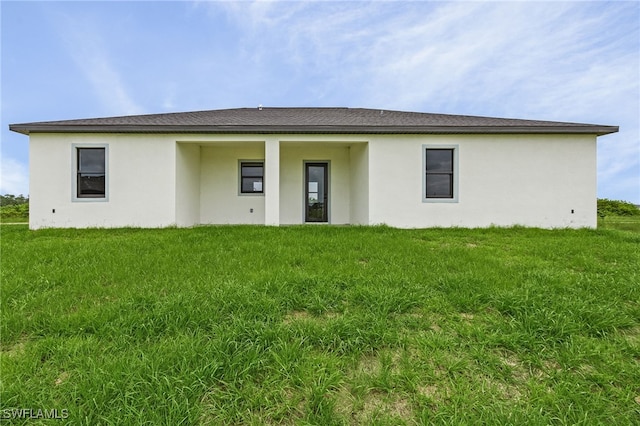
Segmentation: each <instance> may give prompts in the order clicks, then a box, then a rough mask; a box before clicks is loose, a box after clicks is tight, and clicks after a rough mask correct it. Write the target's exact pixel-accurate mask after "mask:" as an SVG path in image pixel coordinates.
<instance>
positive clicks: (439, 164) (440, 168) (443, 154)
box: [427, 149, 453, 172]
mask: <svg viewBox="0 0 640 426" xmlns="http://www.w3.org/2000/svg"><path fill="white" fill-rule="evenodd" d="M427 171H428V172H451V171H453V150H452V149H427Z"/></svg>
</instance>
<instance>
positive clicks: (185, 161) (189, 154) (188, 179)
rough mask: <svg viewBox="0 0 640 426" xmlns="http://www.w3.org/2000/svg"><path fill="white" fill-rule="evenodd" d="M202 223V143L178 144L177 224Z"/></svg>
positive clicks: (190, 224) (191, 224) (192, 224)
mask: <svg viewBox="0 0 640 426" xmlns="http://www.w3.org/2000/svg"><path fill="white" fill-rule="evenodd" d="M199 223H200V145H196V144H185V143H178V144H176V225H177V226H194V225H198V224H199Z"/></svg>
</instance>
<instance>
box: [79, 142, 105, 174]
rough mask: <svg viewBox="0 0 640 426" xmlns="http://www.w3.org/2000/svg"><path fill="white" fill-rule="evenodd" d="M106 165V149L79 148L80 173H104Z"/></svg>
mask: <svg viewBox="0 0 640 426" xmlns="http://www.w3.org/2000/svg"><path fill="white" fill-rule="evenodd" d="M104 164H105V161H104V148H78V169H79V171H81V172H89V173H104V170H105V166H104Z"/></svg>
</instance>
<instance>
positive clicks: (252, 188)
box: [240, 161, 264, 194]
mask: <svg viewBox="0 0 640 426" xmlns="http://www.w3.org/2000/svg"><path fill="white" fill-rule="evenodd" d="M263 181H264V163H263V162H262V161H241V162H240V193H241V194H262V193H263V192H264V190H263V187H262V184H263Z"/></svg>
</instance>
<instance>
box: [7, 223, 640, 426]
mask: <svg viewBox="0 0 640 426" xmlns="http://www.w3.org/2000/svg"><path fill="white" fill-rule="evenodd" d="M1 233H2V234H1V237H2V238H1V239H2V242H1V244H2V253H1V255H2V263H1V273H2V276H1V278H2V318H1V319H2V321H1V326H0V327H1V328H0V331H1V342H2V353H1V356H2V358H1V368H2V370H1V372H0V373H1V376H2V389H1V399H0V404H1V407H0V408H1V409H3V410H6V409H11V408H32V409H49V410H50V409H58V410H62V409H66V410H68V415H69V418H68V419H67V420H66V422H69V423H71V424H86V425H96V424H113V425H116V424H117V425H127V424H136V425H137V424H167V425H178V424H204V425H206V424H211V425H217V424H323V425H324V424H328V425H330V424H336V425H340V424H379V425H387V424H388V425H397V424H408V425H413V424H541V425H542V424H545V425H546V424H638V423H640V284H639V283H640V268H639V265H640V234H638V233H632V232H624V231H615V230H554V231H546V230H539V229H525V228H511V229H499V228H490V229H476V230H465V229H448V230H445V229H432V230H397V229H391V228H387V227H326V226H306V227H305V226H301V227H281V228H270V227H250V226H238V227H197V228H193V229H161V230H142V229H116V230H99V229H92V230H40V231H28V230H27V229H26V227H24V226H4V227H2V228H1ZM17 423H19V422H17ZM25 423H27V424H33V420H26V421H25Z"/></svg>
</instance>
